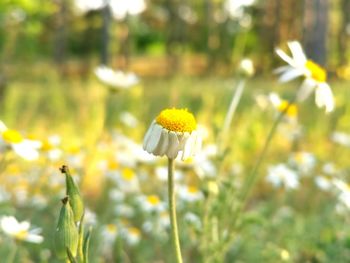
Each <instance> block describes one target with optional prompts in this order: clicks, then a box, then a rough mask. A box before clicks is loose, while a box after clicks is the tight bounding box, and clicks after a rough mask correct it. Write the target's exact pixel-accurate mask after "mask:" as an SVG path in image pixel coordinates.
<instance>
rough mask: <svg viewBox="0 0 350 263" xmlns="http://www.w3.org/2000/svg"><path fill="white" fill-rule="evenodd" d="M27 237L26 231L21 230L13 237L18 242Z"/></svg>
mask: <svg viewBox="0 0 350 263" xmlns="http://www.w3.org/2000/svg"><path fill="white" fill-rule="evenodd" d="M27 236H28V231H27V230H21V231H18V232H17V233H16V234H15V235H14V237H15V238H16V239H18V240H24V239H26V237H27Z"/></svg>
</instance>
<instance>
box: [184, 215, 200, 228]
mask: <svg viewBox="0 0 350 263" xmlns="http://www.w3.org/2000/svg"><path fill="white" fill-rule="evenodd" d="M184 220H185V221H186V222H187V223H188V224H190V225H192V226H194V227H195V228H196V229H201V228H202V222H201V220H200V218H199V216H198V215H196V214H194V213H191V212H187V213H186V214H185V215H184Z"/></svg>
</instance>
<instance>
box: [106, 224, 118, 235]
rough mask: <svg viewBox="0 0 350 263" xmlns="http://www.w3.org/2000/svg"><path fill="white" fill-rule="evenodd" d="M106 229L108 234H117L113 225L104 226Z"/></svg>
mask: <svg viewBox="0 0 350 263" xmlns="http://www.w3.org/2000/svg"><path fill="white" fill-rule="evenodd" d="M106 229H107V231H108V232H109V233H113V234H114V233H117V226H116V225H114V224H108V225H107V226H106Z"/></svg>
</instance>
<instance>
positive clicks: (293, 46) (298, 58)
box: [288, 41, 307, 66]
mask: <svg viewBox="0 0 350 263" xmlns="http://www.w3.org/2000/svg"><path fill="white" fill-rule="evenodd" d="M288 47H289V49H290V51H291V52H292V56H293V59H294V61H295V62H296V64H297V65H299V66H303V65H305V63H306V61H307V58H306V56H305V53H304V51H303V48H302V47H301V45H300V43H299V42H298V41H291V42H288Z"/></svg>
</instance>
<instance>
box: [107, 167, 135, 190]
mask: <svg viewBox="0 0 350 263" xmlns="http://www.w3.org/2000/svg"><path fill="white" fill-rule="evenodd" d="M111 179H113V180H114V181H115V182H116V183H117V184H118V187H119V189H121V190H122V191H124V192H125V193H131V192H138V191H139V189H140V185H139V180H138V178H137V175H136V173H135V171H134V170H133V169H130V168H123V169H122V170H121V171H118V172H117V173H113V174H112V176H111Z"/></svg>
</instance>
